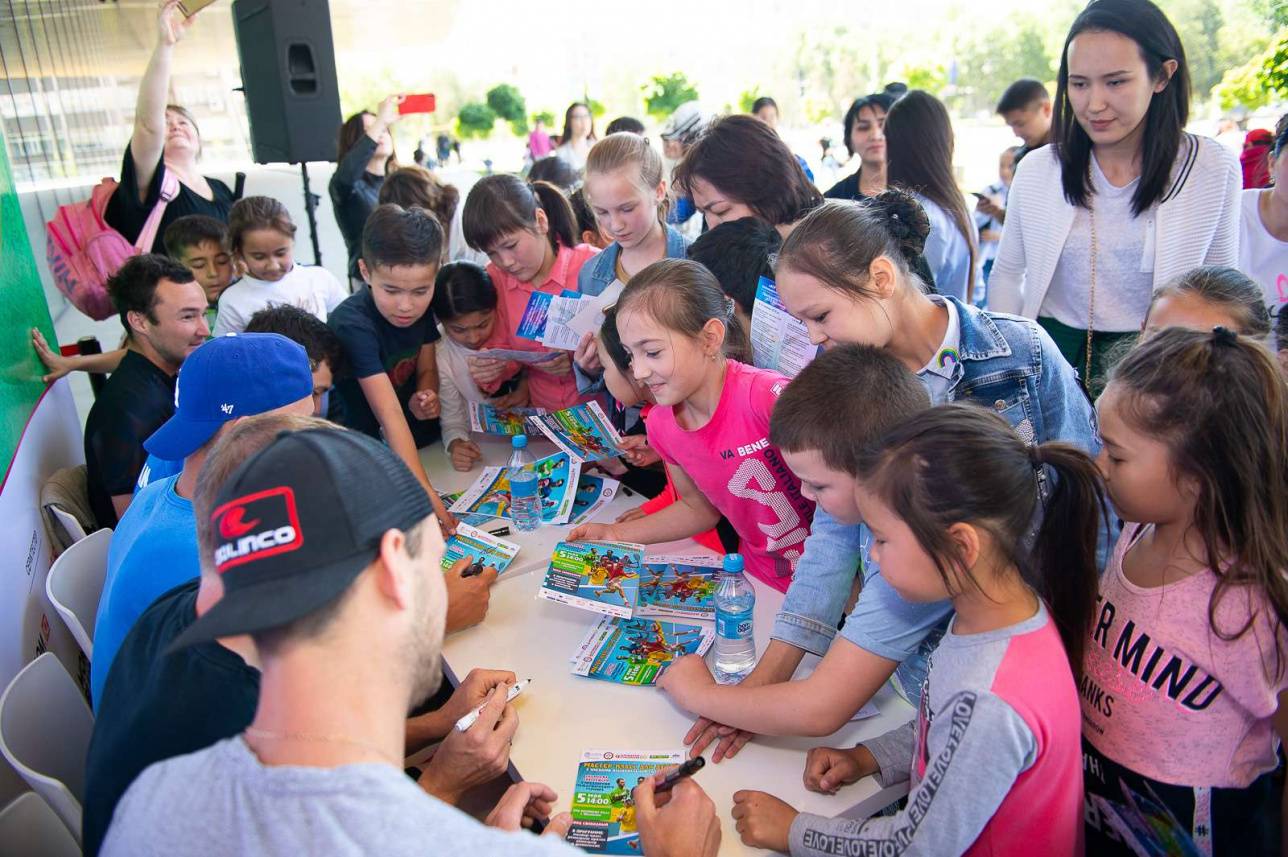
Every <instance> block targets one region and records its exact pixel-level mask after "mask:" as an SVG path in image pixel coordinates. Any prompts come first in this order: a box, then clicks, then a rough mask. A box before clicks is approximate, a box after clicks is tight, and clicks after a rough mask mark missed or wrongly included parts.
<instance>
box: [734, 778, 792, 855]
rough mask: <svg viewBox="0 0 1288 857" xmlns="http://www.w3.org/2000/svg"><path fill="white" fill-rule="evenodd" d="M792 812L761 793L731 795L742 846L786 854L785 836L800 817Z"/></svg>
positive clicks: (774, 799) (785, 805)
mask: <svg viewBox="0 0 1288 857" xmlns="http://www.w3.org/2000/svg"><path fill="white" fill-rule="evenodd" d="M799 814H800V813H798V812H797V811H796V810H795V808H793V807H792V806H791V805H790V804H788V803H785V802H783V801H781V800H779V799H778V798H776V797H774V796H773V795H770V794H765V793H764V792H753V791H747V790H745V789H744V790H742V791H737V792H734V793H733V817H734V821H735V822H736V825H735V826H736V827H737V830H738V833H739V834H740V835H741V836H742V842H743V844H744V845H750V846H751V847H753V848H767V849H769V850H770V851H782V852H783V853H786V852H787V849H788V843H787V834H788V833H790V832H791V829H792V822H793V821H795V820H796V816H797V815H799Z"/></svg>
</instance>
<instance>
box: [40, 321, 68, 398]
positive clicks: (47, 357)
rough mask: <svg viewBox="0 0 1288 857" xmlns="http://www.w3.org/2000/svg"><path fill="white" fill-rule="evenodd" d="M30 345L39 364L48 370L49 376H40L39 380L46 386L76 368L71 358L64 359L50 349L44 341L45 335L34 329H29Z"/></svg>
mask: <svg viewBox="0 0 1288 857" xmlns="http://www.w3.org/2000/svg"><path fill="white" fill-rule="evenodd" d="M31 344H32V345H33V346H34V347H35V349H36V356H37V357H39V358H40V362H41V363H44V364H45V368H46V369H48V370H49V374H47V375H42V376H41V378H40V380H41V381H43V382H45V383H46V384H52V383H54V382H55V381H57V380H58V379H59V378H61V377H63V376H64V375H66V374H68V373H69V372H72V371H74V370H75V368H76V367H75V366H74V365H73V363H72V360H71V358H69V357H64V356H63V355H61V354H59V353H58V352H57V351H55V350H54V349H52V348H50V347H49V343H48V342H46V341H45V335H44V334H43V333H41V332H40V331H39V330H37V329H36V328H34V327H33V328H32V329H31Z"/></svg>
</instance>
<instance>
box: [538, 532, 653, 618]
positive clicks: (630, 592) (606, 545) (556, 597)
mask: <svg viewBox="0 0 1288 857" xmlns="http://www.w3.org/2000/svg"><path fill="white" fill-rule="evenodd" d="M643 558H644V546H643V545H637V544H631V543H629V542H560V543H559V544H557V545H555V550H554V554H553V555H552V556H551V557H550V567H549V568H548V569H546V579H545V581H544V582H543V583H542V586H541V590H540V591H539V592H538V593H537V597H539V598H545V599H547V600H549V601H559V602H561V603H563V604H567V605H569V606H572V607H580V608H581V609H582V610H590V611H593V612H595V613H605V614H607V615H609V616H620V617H622V618H623V619H629V618H631V615H632V614H633V613H634V612H635V599H636V596H637V595H638V593H639V585H640V569H641V568H642V567H643Z"/></svg>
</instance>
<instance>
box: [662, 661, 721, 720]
mask: <svg viewBox="0 0 1288 857" xmlns="http://www.w3.org/2000/svg"><path fill="white" fill-rule="evenodd" d="M715 683H716V680H715V677H714V676H712V675H711V670H709V669H707V662H706V661H704V660H702V656H701V655H685V656H684V657H682V658H680V659H679V660H677V661H675V662H673V663H672V664H671V665H670V666H669V667H667V668H666V672H664V673H662V677H661V678H660V679H658V681H657V686H658V687H659V688H661V689H662V690H664V691H666V692H667V694H669V695H670V697H671V698H672V699H674V700H675V703H676V705H679V706H680V707H682V708H687V709H690V710H692V709H693V707H694V706H693V705H692V700H693V697H694V696H696V695H697V693H698V692H699V691H701V690H702V689H703V688H706V687H714V686H715Z"/></svg>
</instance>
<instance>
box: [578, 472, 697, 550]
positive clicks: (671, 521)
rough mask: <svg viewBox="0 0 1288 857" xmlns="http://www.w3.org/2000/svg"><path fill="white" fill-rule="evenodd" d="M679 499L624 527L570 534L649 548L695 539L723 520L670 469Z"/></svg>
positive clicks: (689, 483)
mask: <svg viewBox="0 0 1288 857" xmlns="http://www.w3.org/2000/svg"><path fill="white" fill-rule="evenodd" d="M669 470H670V473H671V479H672V481H674V482H675V488H676V491H677V492H679V495H680V499H679V500H678V501H676V502H675V503H672V504H671V505H670V506H667V507H666V508H665V509H662V510H661V511H659V512H655V513H653V514H652V515H645V516H644V517H642V518H636V519H635V520H633V521H627V522H625V523H621V524H583V525H581V526H580V527H577V528H576V529H575V530H573V531H572V533H571V534H570V536H569V537H570V538H571V539H572V540H573V541H576V540H578V539H606V540H609V541H623V542H639V543H640V544H645V545H650V544H656V543H657V542H670V541H675V540H676V539H684V538H688V537H689V536H696V535H697V534H698V533H701V532H704V531H706V530H709V529H711V528H712V527H714V526H715V525H716V523H717V522H719V520H720V511H719V510H718V509H716V507H715V506H712V505H711V501H709V500H708V499H707V498H706V497H705V496H704V495H703V493H702V492H701V491H700V490H699V489H698V486H697V485H694V484H693V480H692V479H690V478H689V475H688V474H687V473H685V472H684V470H683V468H681V467H679V466H677V465H670V467H669Z"/></svg>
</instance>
